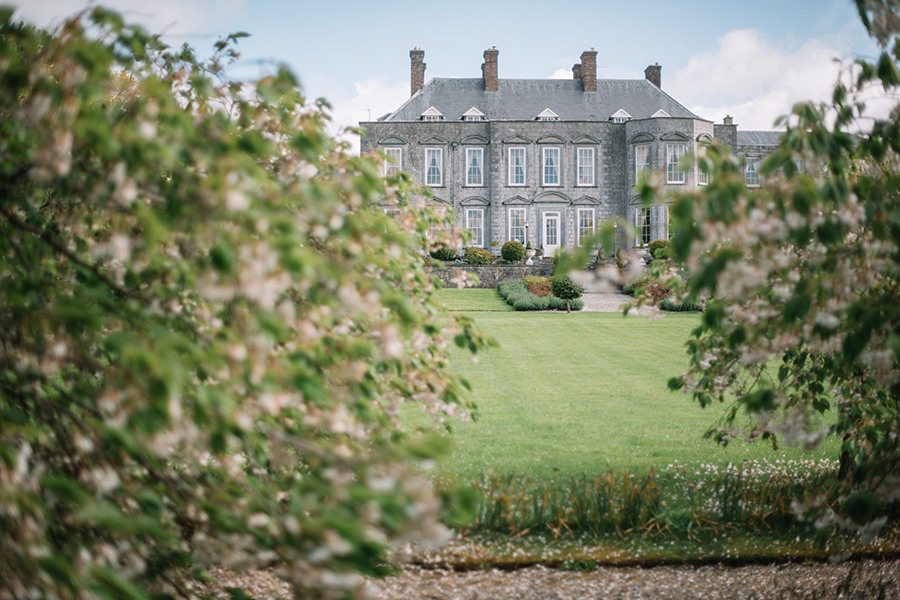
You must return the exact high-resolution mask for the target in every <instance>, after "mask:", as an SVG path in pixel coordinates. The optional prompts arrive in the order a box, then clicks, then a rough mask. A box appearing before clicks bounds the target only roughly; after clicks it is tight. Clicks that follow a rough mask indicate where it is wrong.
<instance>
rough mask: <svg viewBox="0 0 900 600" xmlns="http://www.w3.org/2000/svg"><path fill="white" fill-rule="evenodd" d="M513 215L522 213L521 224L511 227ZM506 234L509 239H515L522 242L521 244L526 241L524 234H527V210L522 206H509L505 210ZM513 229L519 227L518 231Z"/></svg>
mask: <svg viewBox="0 0 900 600" xmlns="http://www.w3.org/2000/svg"><path fill="white" fill-rule="evenodd" d="M513 215H522V218H521V223H522V224H521V226H518V227H515V228H514V227H513ZM507 217H508V218H507V234H508V239H509V240H516V241H518V242H522V245H523V246H524V245H525V244H527V243H528V240H527V239H526V236H527V235H528V211H527V210H525V209H524V208H510V209H509V210H508V211H507ZM514 229H520V230H521V235H519V233H520V232H517V231H514Z"/></svg>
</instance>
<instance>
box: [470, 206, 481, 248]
mask: <svg viewBox="0 0 900 600" xmlns="http://www.w3.org/2000/svg"><path fill="white" fill-rule="evenodd" d="M475 215H477V217H476V218H477V222H478V226H477V228H473V225H472V221H473V218H472V217H473V216H475ZM466 229H468V230H469V231H471V232H472V241H471V242H470V244H469V245H470V246H477V247H478V248H484V209H483V208H480V207H475V208H472V207H466Z"/></svg>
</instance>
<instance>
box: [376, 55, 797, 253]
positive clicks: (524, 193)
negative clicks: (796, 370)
mask: <svg viewBox="0 0 900 600" xmlns="http://www.w3.org/2000/svg"><path fill="white" fill-rule="evenodd" d="M498 54H499V52H498V50H497V49H496V48H491V49H489V50H486V51H485V52H484V64H482V66H481V69H482V76H481V77H479V78H471V79H469V78H467V79H450V78H434V79H431V80H430V81H428V82H427V83H426V82H425V62H424V59H425V52H424V51H423V50H420V49H413V50H412V51H410V53H409V55H410V60H411V85H410V92H411V96H410V98H409V100H407V101H406V102H405V103H404V104H403V105H402V106H400V107H399V108H398V109H397V110H395V111H394V112H392V113H389V114H387V115H384V116H382V117H380V118H378V119H377V120H376V121H370V122H363V123H360V126H361V129H362V131H363V135H362V140H361V150H362V152H364V153H365V152H369V151H374V150H377V151H381V152H383V153H384V154H385V155H386V156H387V157H388V158H389V160H388V161H387V162H386V163H385V174H388V175H390V174H392V173H395V172H397V171H399V170H403V171H406V172H408V173H409V174H410V175H411V176H412V177H413V179H414V180H415V181H416V182H417V183H419V184H421V185H425V186H428V187H430V188H431V190H432V192H433V201H434V202H439V203H444V204H446V205H447V206H450V207H452V208H453V209H454V210H455V212H456V215H457V218H458V219H459V220H460V222H461V224H462V225H463V226H464V227H466V228H467V229H469V230H470V231H471V233H472V239H471V242H470V244H471V245H474V246H479V247H483V248H489V249H491V250H492V251H493V253H494V254H497V253H498V252H499V248H500V245H501V244H503V243H504V242H506V241H507V240H519V241H521V242H523V243H526V242H530V243H531V244H532V245H533V246H534V247H535V248H538V247H543V249H544V255H545V256H548V255H549V256H552V255H553V253H554V251H555V250H556V249H558V248H561V247H572V246H575V245H577V244H579V242H580V240H581V239H582V238H583V237H584V236H586V235H588V234H591V233H593V232H594V231H595V230H596V229H597V227H598V226H599V225H600V224H602V223H604V222H605V221H608V220H611V219H617V218H618V219H623V218H624V219H627V220H628V221H629V222H632V223H634V225H635V227H636V233H637V235H636V236H634V235H632V236H627V237H626V236H625V235H624V233H623V234H622V235H620V241H619V242H618V243H619V244H622V243H625V244H629V245H635V246H641V245H646V244H647V243H649V242H650V241H651V240H654V239H660V238H663V239H665V238H668V237H669V235H670V230H669V215H668V208H667V206H665V205H664V204H662V205H655V206H650V207H645V206H643V205H641V203H640V202H639V200H638V198H637V194H636V192H635V188H634V184H635V183H636V182H637V181H638V180H639V179H640V178H641V177H642V176H645V173H646V172H647V171H655V172H657V173H658V180H659V181H660V182H661V184H662V186H663V187H664V188H682V189H683V188H685V187H690V186H698V185H699V186H702V185H705V184H706V183H707V182H706V180H705V174H704V173H701V172H700V171H699V169H697V167H696V164H695V166H694V168H693V169H689V170H687V171H686V172H685V171H684V170H681V169H679V168H678V165H679V162H680V161H681V160H682V158H683V157H684V156H685V155H686V154H692V155H696V154H697V153H698V152H699V151H702V147H703V143H704V142H708V141H711V140H718V141H720V142H722V143H724V144H727V145H728V146H729V147H730V148H731V150H732V151H733V152H735V153H736V154H738V155H739V156H741V157H743V158H744V160H745V164H746V166H745V177H746V181H747V184H748V185H750V186H753V185H759V174H758V171H757V167H758V164H759V161H760V159H761V158H763V157H764V156H766V155H767V154H768V153H770V152H771V151H772V149H773V148H774V146H775V145H777V142H778V135H779V134H778V132H774V131H739V130H738V126H737V125H736V124H734V123H733V119H732V118H731V117H730V116H726V117H725V118H724V120H723V122H722V123H721V124H719V123H713V122H712V121H709V120H707V119H704V118H702V117H700V116H697V115H695V114H694V113H692V112H691V111H690V110H688V109H687V108H685V107H684V106H683V105H682V104H680V103H679V102H678V101H676V100H675V99H674V98H672V97H671V96H669V95H668V94H667V93H666V92H665V91H663V88H662V79H661V75H662V67H661V66H659V65H658V64H654V65H650V66H648V67H647V68H646V70H645V71H644V75H645V77H644V78H643V79H633V80H632V79H598V78H597V52H596V51H594V50H589V51H586V52H584V53H582V55H581V62H580V63H578V64H576V65H574V66H573V67H572V75H573V77H572V79H501V78H500V77H499V71H498V60H497V59H498ZM664 191H665V190H664ZM662 195H663V196H665V194H662Z"/></svg>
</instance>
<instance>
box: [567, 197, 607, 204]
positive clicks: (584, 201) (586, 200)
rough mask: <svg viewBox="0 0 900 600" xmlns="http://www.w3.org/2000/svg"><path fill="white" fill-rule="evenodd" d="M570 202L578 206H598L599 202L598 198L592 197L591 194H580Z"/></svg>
mask: <svg viewBox="0 0 900 600" xmlns="http://www.w3.org/2000/svg"><path fill="white" fill-rule="evenodd" d="M572 204H576V205H578V206H598V205H599V204H600V200H599V199H598V198H594V197H593V196H581V197H580V198H578V199H577V200H575V202H573V203H572Z"/></svg>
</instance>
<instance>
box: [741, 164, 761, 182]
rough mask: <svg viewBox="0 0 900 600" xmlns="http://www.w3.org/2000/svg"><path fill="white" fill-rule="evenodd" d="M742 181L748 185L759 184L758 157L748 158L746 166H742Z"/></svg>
mask: <svg viewBox="0 0 900 600" xmlns="http://www.w3.org/2000/svg"><path fill="white" fill-rule="evenodd" d="M744 181H745V182H746V183H747V185H748V186H749V187H757V186H758V185H759V159H758V158H748V159H747V166H746V167H744Z"/></svg>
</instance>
